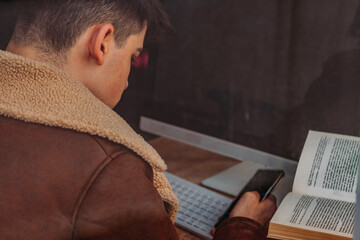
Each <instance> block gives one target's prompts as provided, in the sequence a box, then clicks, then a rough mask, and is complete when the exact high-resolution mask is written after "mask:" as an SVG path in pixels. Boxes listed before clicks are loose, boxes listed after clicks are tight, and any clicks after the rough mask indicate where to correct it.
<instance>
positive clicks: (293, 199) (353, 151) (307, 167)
mask: <svg viewBox="0 0 360 240" xmlns="http://www.w3.org/2000/svg"><path fill="white" fill-rule="evenodd" d="M359 152H360V138H358V137H351V136H345V135H338V134H330V133H323V132H316V131H310V132H309V135H308V137H307V139H306V142H305V146H304V149H303V152H302V154H301V157H300V160H299V165H298V168H297V170H296V175H295V180H294V184H293V191H292V192H290V193H288V195H286V197H285V199H284V200H283V201H282V203H281V205H280V206H279V208H278V210H277V212H276V213H275V215H274V217H273V218H272V219H271V222H270V226H269V235H268V237H271V238H275V239H294V240H296V239H306V240H307V239H309V240H310V239H311V240H312V239H330V240H331V239H334V240H335V239H336V240H340V239H352V236H353V231H354V218H355V199H356V187H357V174H358V173H357V169H358V164H359V155H360V154H359Z"/></svg>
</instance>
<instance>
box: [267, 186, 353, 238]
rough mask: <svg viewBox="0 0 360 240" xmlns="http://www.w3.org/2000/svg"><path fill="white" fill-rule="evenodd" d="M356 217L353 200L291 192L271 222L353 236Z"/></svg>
mask: <svg viewBox="0 0 360 240" xmlns="http://www.w3.org/2000/svg"><path fill="white" fill-rule="evenodd" d="M354 218H355V203H354V202H347V201H341V200H335V199H329V198H321V197H314V196H308V195H299V194H296V193H289V194H288V195H287V196H286V197H285V199H284V200H283V202H282V203H281V205H280V207H279V208H278V210H277V211H276V213H275V215H274V217H273V218H272V219H271V222H272V223H277V224H282V225H288V226H291V227H296V228H304V229H307V230H312V231H317V232H325V233H331V234H336V235H339V236H344V237H350V238H351V237H352V235H353V231H354Z"/></svg>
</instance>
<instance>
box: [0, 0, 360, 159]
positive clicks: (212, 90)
mask: <svg viewBox="0 0 360 240" xmlns="http://www.w3.org/2000/svg"><path fill="white" fill-rule="evenodd" d="M162 2H163V3H164V5H165V8H166V9H167V12H168V14H169V16H170V19H171V20H172V23H173V25H174V27H175V33H174V35H173V36H171V37H170V38H169V39H168V40H166V41H164V42H161V43H160V44H158V45H155V46H154V45H152V46H146V48H145V51H144V53H143V56H142V58H141V61H140V63H139V64H137V66H134V67H133V69H132V72H131V75H130V79H129V88H128V90H127V91H125V93H124V95H123V97H122V100H121V101H120V103H119V104H118V105H117V106H116V107H115V109H114V110H115V111H116V112H117V113H119V114H120V115H121V116H122V117H123V118H124V119H125V120H127V121H128V122H129V124H130V125H131V126H132V127H133V128H134V129H135V130H136V131H138V132H139V133H140V134H142V135H144V136H145V138H146V139H150V138H152V137H154V136H153V135H150V134H147V133H142V132H141V131H140V130H139V117H140V116H142V115H143V116H148V117H151V118H153V119H157V120H160V121H163V122H166V123H170V124H174V125H176V126H180V127H183V128H186V129H190V130H194V131H197V132H200V133H204V134H207V135H211V136H214V137H217V138H221V139H224V140H228V141H231V142H235V143H238V144H242V145H245V146H248V147H251V148H256V149H258V150H261V151H265V152H269V153H272V154H276V155H279V156H283V157H286V158H289V159H293V160H298V159H299V154H300V152H301V150H302V146H303V144H304V141H305V138H306V136H307V133H308V130H309V129H312V130H320V131H327V132H333V133H340V134H349V135H355V136H358V135H359V134H360V102H359V100H360V99H359V96H360V94H359V90H360V36H359V35H360V4H359V0H347V1H343V0H317V1H313V0H252V1H247V0H164V1H162ZM15 17H16V16H15V14H14V2H13V1H1V2H0V48H1V49H5V48H6V45H7V42H8V41H9V38H10V36H11V33H12V28H13V24H14V20H15Z"/></svg>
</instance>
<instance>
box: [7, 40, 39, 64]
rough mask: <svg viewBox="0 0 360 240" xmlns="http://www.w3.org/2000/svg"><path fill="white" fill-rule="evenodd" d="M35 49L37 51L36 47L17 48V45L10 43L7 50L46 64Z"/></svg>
mask: <svg viewBox="0 0 360 240" xmlns="http://www.w3.org/2000/svg"><path fill="white" fill-rule="evenodd" d="M34 49H35V48H34V47H30V46H29V47H21V46H16V45H15V44H13V43H11V42H10V43H9V44H8V46H7V47H6V49H5V50H6V51H8V52H11V53H13V54H16V55H19V56H22V57H25V58H29V59H32V60H36V61H40V62H44V61H42V60H41V59H39V58H38V57H37V54H36V51H35V50H34Z"/></svg>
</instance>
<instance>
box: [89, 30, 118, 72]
mask: <svg viewBox="0 0 360 240" xmlns="http://www.w3.org/2000/svg"><path fill="white" fill-rule="evenodd" d="M113 37H114V26H113V25H112V24H110V23H106V24H99V25H97V26H95V27H94V28H93V31H92V32H91V37H90V41H89V45H90V46H89V50H90V55H91V56H92V57H93V58H94V59H95V60H96V62H97V64H98V65H102V64H103V62H104V55H105V54H106V53H107V52H108V51H109V48H110V46H111V40H112V39H113Z"/></svg>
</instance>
